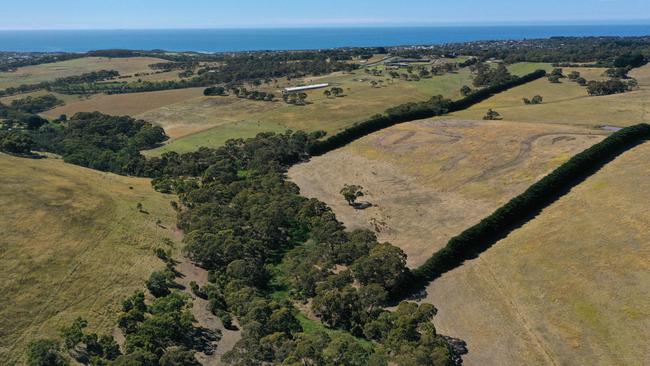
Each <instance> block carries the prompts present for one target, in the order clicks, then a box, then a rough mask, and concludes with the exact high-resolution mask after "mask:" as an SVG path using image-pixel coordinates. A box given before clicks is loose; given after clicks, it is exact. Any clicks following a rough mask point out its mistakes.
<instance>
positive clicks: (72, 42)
mask: <svg viewBox="0 0 650 366" xmlns="http://www.w3.org/2000/svg"><path fill="white" fill-rule="evenodd" d="M641 35H650V24H645V25H643V24H636V25H615V24H611V25H533V26H444V27H443V26H439V27H354V28H283V29H276V28H273V29H261V28H260V29H164V30H55V31H46V30H33V31H13V30H10V31H0V51H21V52H27V51H34V52H53V51H65V52H86V51H90V50H100V49H115V48H120V49H133V50H152V49H163V50H167V51H197V52H229V51H251V50H302V49H324V48H336V47H362V46H399V45H425V44H441V43H452V42H467V41H478V40H506V39H531V38H548V37H553V36H641Z"/></svg>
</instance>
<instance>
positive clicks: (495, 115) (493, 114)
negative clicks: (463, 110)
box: [483, 109, 501, 121]
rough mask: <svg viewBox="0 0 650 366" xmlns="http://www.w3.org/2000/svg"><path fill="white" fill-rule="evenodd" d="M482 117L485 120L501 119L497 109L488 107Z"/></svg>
mask: <svg viewBox="0 0 650 366" xmlns="http://www.w3.org/2000/svg"><path fill="white" fill-rule="evenodd" d="M483 119H484V120H486V121H493V120H498V119H501V115H500V114H499V112H497V111H494V110H492V109H488V111H487V113H486V114H485V116H483Z"/></svg>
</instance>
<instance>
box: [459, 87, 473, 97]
mask: <svg viewBox="0 0 650 366" xmlns="http://www.w3.org/2000/svg"><path fill="white" fill-rule="evenodd" d="M471 92H472V88H470V87H469V86H467V85H463V87H462V88H460V95H462V96H464V97H466V96H468V95H469V94H470V93H471Z"/></svg>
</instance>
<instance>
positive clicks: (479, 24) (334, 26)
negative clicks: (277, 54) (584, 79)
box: [0, 19, 650, 32]
mask: <svg viewBox="0 0 650 366" xmlns="http://www.w3.org/2000/svg"><path fill="white" fill-rule="evenodd" d="M589 25H610V26H634V25H650V19H628V20H625V19H592V20H541V21H540V20H538V21H535V20H530V21H528V20H513V21H491V22H464V23H458V22H436V23H417V24H405V23H382V24H378V23H365V24H364V23H360V24H316V25H309V24H282V25H259V26H257V25H222V26H196V27H192V26H169V27H114V28H113V27H99V28H89V27H70V28H2V27H0V31H2V32H5V31H147V30H245V29H251V30H253V29H306V28H314V29H345V28H434V27H447V28H461V27H490V26H494V27H496V26H513V27H516V26H589Z"/></svg>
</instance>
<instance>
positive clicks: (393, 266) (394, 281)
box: [350, 243, 408, 291]
mask: <svg viewBox="0 0 650 366" xmlns="http://www.w3.org/2000/svg"><path fill="white" fill-rule="evenodd" d="M350 269H351V270H352V273H353V274H354V278H355V279H356V280H357V281H359V283H361V284H362V285H368V284H371V283H375V284H378V285H381V286H382V287H383V288H384V289H386V290H387V291H391V290H393V289H395V288H396V287H397V286H399V285H400V284H401V282H402V281H403V280H404V279H405V278H406V277H405V276H406V274H407V272H408V269H407V268H406V254H404V252H403V251H402V250H401V249H400V248H398V247H396V246H394V245H391V244H389V243H382V244H377V245H375V246H374V247H373V248H372V250H370V253H369V254H368V256H365V257H361V258H359V259H357V260H356V261H355V262H354V263H353V264H352V266H351V267H350Z"/></svg>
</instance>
